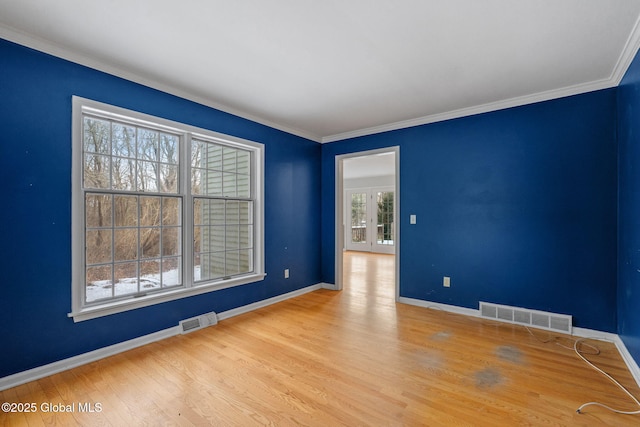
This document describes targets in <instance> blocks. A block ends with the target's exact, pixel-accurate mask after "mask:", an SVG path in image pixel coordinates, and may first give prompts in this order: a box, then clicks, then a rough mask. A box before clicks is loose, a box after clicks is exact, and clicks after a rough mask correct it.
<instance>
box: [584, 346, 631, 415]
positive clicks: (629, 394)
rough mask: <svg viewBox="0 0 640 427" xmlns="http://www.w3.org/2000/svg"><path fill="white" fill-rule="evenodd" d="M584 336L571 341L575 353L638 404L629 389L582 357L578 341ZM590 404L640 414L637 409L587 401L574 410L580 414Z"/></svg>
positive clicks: (621, 412) (615, 410)
mask: <svg viewBox="0 0 640 427" xmlns="http://www.w3.org/2000/svg"><path fill="white" fill-rule="evenodd" d="M584 340H585V338H579V339H577V340H576V341H575V342H574V343H573V350H574V351H575V352H576V354H577V355H578V357H580V358H581V359H582V360H584V361H585V362H586V363H587V364H588V365H589V366H591V367H592V368H593V369H595V370H596V371H598V372H600V373H601V374H602V375H604V376H605V377H607V378H608V379H609V380H610V381H611V382H613V383H614V384H615V385H617V386H618V387H619V388H620V389H621V390H622V391H624V392H625V393H626V394H627V395H628V396H629V397H630V398H631V399H632V400H633V401H634V402H635V404H636V405H638V406H640V402H638V399H636V398H635V396H634V395H633V394H631V393H630V392H629V390H627V389H626V388H624V387H623V386H622V384H620V383H619V382H618V381H616V380H615V379H614V378H613V377H612V376H611V375H609V374H607V373H606V372H605V371H603V370H602V369H600V368H598V367H597V366H596V365H594V364H593V363H591V362H590V361H588V360H587V358H586V357H584V356H583V355H582V354H581V353H580V350H578V343H579V342H581V341H584ZM591 405H596V406H601V407H603V408H606V409H608V410H610V411H612V412H615V413H616V414H623V415H637V414H640V410H638V411H621V410H619V409H614V408H611V407H609V406H607V405H603V404H602V403H599V402H588V403H585V404H583V405H582V406H580V407H579V408H578V409H577V410H576V412H577V413H579V414H581V413H582V409H583V408H585V407H587V406H591Z"/></svg>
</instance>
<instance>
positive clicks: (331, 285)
mask: <svg viewBox="0 0 640 427" xmlns="http://www.w3.org/2000/svg"><path fill="white" fill-rule="evenodd" d="M320 287H321V288H322V289H329V290H330V291H336V290H338V287H337V286H336V285H335V284H334V283H320Z"/></svg>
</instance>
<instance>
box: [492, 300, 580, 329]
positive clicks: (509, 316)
mask: <svg viewBox="0 0 640 427" xmlns="http://www.w3.org/2000/svg"><path fill="white" fill-rule="evenodd" d="M480 317H485V318H487V319H494V320H499V321H501V322H508V323H515V324H519V325H526V326H532V327H534V328H540V329H546V330H549V331H557V332H563V333H565V334H571V333H572V325H573V319H572V317H571V316H569V315H566V314H555V313H547V312H546V311H538V310H529V309H527V308H520V307H510V306H508V305H500V304H491V303H488V302H482V301H481V302H480Z"/></svg>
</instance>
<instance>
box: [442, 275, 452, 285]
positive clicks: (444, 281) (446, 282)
mask: <svg viewBox="0 0 640 427" xmlns="http://www.w3.org/2000/svg"><path fill="white" fill-rule="evenodd" d="M442 286H444V287H445V288H449V287H451V277H447V276H444V278H443V279H442Z"/></svg>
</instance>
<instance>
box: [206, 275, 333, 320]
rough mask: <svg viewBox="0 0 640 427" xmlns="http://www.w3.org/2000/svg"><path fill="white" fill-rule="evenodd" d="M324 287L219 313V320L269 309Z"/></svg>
mask: <svg viewBox="0 0 640 427" xmlns="http://www.w3.org/2000/svg"><path fill="white" fill-rule="evenodd" d="M321 287H322V286H321V284H320V283H318V284H316V285H311V286H307V287H306V288H301V289H297V290H295V291H291V292H288V293H286V294H282V295H277V296H275V297H272V298H268V299H265V300H262V301H258V302H254V303H253V304H248V305H243V306H242V307H238V308H234V309H231V310H227V311H223V312H221V313H218V320H224V319H228V318H230V317H233V316H238V315H240V314H244V313H249V312H250V311H253V310H257V309H259V308H263V307H267V306H269V305H271V304H275V303H277V302H281V301H285V300H288V299H290V298H295V297H297V296H300V295H304V294H307V293H309V292H313V291H317V290H318V289H320V288H321Z"/></svg>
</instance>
